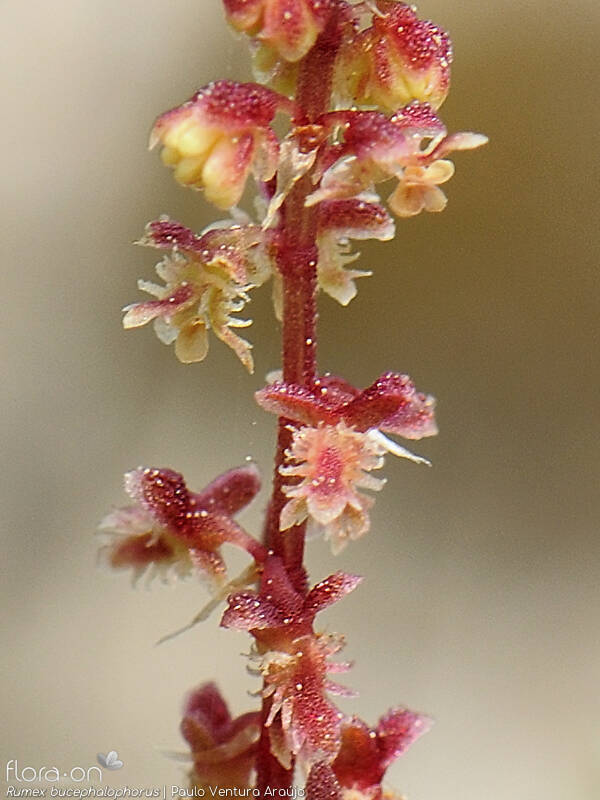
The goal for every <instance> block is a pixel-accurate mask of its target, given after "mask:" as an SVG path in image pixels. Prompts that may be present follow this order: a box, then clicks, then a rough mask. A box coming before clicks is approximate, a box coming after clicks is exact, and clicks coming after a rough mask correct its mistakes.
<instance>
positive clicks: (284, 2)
mask: <svg viewBox="0 0 600 800" xmlns="http://www.w3.org/2000/svg"><path fill="white" fill-rule="evenodd" d="M224 4H225V13H226V14H227V19H228V21H229V23H230V24H231V26H232V27H233V28H235V29H236V30H237V31H242V32H243V33H247V34H249V35H250V36H255V37H257V38H258V39H260V40H261V41H262V42H264V43H265V44H267V45H269V46H270V47H272V48H274V50H276V51H277V53H278V54H279V56H280V57H281V58H283V59H285V60H286V61H292V62H294V61H299V60H300V59H301V58H303V56H305V55H306V54H307V53H308V51H309V50H310V49H311V47H312V46H313V45H314V43H315V41H316V39H317V36H318V35H319V34H320V33H321V31H322V30H323V28H324V27H325V24H326V23H327V19H328V18H329V14H330V13H331V6H332V4H331V0H224Z"/></svg>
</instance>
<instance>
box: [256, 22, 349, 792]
mask: <svg viewBox="0 0 600 800" xmlns="http://www.w3.org/2000/svg"><path fill="white" fill-rule="evenodd" d="M339 40H340V31H339V21H338V19H337V15H336V13H335V11H333V13H332V14H331V19H330V22H329V25H328V26H327V28H326V29H325V30H324V31H323V33H322V34H321V35H320V36H319V38H318V39H317V41H316V43H315V45H314V47H313V48H312V50H311V51H310V52H309V53H308V54H307V55H306V56H305V58H304V59H303V60H302V61H301V62H300V65H299V71H298V88H297V93H296V104H297V106H298V108H299V110H300V112H301V114H302V116H303V119H302V122H303V123H305V124H310V123H312V122H314V120H316V119H317V118H318V117H319V116H321V114H323V113H325V112H326V111H327V110H328V109H329V101H330V96H331V82H332V77H333V66H334V62H335V56H336V52H337V49H338V47H339ZM313 189H314V186H313V183H312V179H311V176H310V173H309V174H308V175H306V176H304V177H303V178H302V179H301V180H299V181H298V183H297V184H296V185H295V186H294V188H293V189H292V191H291V192H290V194H289V195H288V197H287V198H286V200H285V202H284V203H283V205H282V208H281V226H280V232H281V238H280V245H279V249H278V255H277V268H278V270H279V272H280V274H281V277H282V282H283V335H282V350H283V379H284V381H286V382H289V383H296V384H300V385H302V386H310V385H311V384H312V383H313V382H314V380H315V378H316V373H317V360H316V352H317V336H316V324H317V261H318V249H317V242H316V236H317V216H316V213H317V212H316V209H315V208H312V207H311V208H306V207H305V200H306V197H307V196H308V194H310V192H311V191H313ZM290 424H291V423H290V421H289V420H286V419H285V418H283V417H280V418H279V424H278V434H277V449H276V453H275V473H274V477H273V495H272V498H271V502H270V504H269V512H268V518H267V524H266V535H265V541H266V544H267V546H268V547H269V549H271V550H273V551H274V552H275V553H276V554H277V555H279V556H280V557H281V558H282V559H283V562H284V564H285V566H286V569H287V572H288V575H289V577H290V580H291V581H292V583H293V584H294V585H295V586H296V588H297V589H298V590H299V591H302V592H306V589H307V582H306V572H305V569H304V565H303V562H304V538H305V531H306V523H302V524H301V525H294V526H293V527H292V528H290V529H288V530H286V531H283V532H282V531H280V530H279V518H280V515H281V510H282V508H283V506H284V505H285V502H286V497H285V495H284V494H283V492H282V486H283V477H282V475H281V473H280V471H279V468H280V467H281V466H282V465H283V463H284V460H285V451H286V450H287V448H288V447H289V446H290V444H291V440H292V433H291V431H290ZM288 480H289V479H288ZM270 705H271V700H270V698H265V699H264V700H263V706H262V721H263V725H262V731H261V738H260V742H259V752H258V757H257V788H258V789H259V791H260V792H261V794H264V791H265V789H266V788H267V787H270V788H272V789H276V788H280V789H285V788H288V787H289V786H291V784H292V780H293V772H294V769H293V765H292V767H291V768H290V769H285V768H284V767H282V765H281V764H280V762H279V761H278V759H277V758H276V757H275V756H274V755H273V754H272V753H271V743H270V732H269V728H267V727H266V726H265V724H264V723H265V721H266V719H267V717H268V713H269V708H270ZM280 725H281V721H280V717H279V715H278V716H277V717H276V718H275V720H274V721H273V723H272V727H274V726H280Z"/></svg>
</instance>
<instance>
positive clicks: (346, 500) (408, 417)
mask: <svg viewBox="0 0 600 800" xmlns="http://www.w3.org/2000/svg"><path fill="white" fill-rule="evenodd" d="M256 399H257V401H258V403H259V405H261V406H262V407H263V408H265V409H266V410H267V411H271V412H273V413H276V414H277V415H278V416H280V417H284V418H286V419H289V420H292V421H294V422H297V423H300V424H301V426H302V427H294V428H293V433H292V443H291V446H290V447H289V449H288V450H287V451H286V458H287V461H286V463H285V464H284V465H283V466H282V467H280V472H281V474H282V475H284V476H285V477H286V478H289V479H290V480H289V481H288V482H287V483H286V485H285V486H284V487H283V492H284V494H285V495H286V497H287V498H288V501H287V503H286V504H285V506H284V507H283V509H282V512H281V517H280V527H281V530H287V529H288V528H291V527H292V526H294V525H298V524H301V523H302V522H304V521H305V520H306V519H308V520H309V521H310V523H311V527H312V528H313V530H315V529H316V530H322V531H323V533H324V535H325V538H326V539H329V540H331V547H332V550H333V552H334V553H339V552H340V551H341V550H342V549H343V548H344V547H345V546H346V544H347V543H348V541H349V540H352V539H357V538H359V537H360V536H362V535H363V534H365V533H366V532H367V531H368V529H369V525H370V520H369V514H368V511H369V509H370V507H371V506H372V505H373V499H372V498H371V497H369V496H368V495H365V494H363V493H362V492H361V491H359V490H360V489H368V490H371V491H379V490H380V489H381V488H382V487H383V485H384V483H385V481H384V480H382V479H381V478H376V477H374V476H373V475H371V474H370V473H371V472H372V471H373V470H375V469H380V468H381V467H382V466H383V461H384V458H383V457H384V455H385V453H386V452H390V453H393V454H394V455H397V456H400V457H404V458H409V459H411V460H413V461H416V462H420V463H428V462H427V461H426V460H425V459H422V458H420V457H419V456H415V455H413V454H412V453H411V452H409V451H408V450H406V449H405V448H404V447H401V446H400V445H398V444H397V443H396V442H393V441H392V440H390V439H388V438H387V437H386V436H385V435H384V433H383V432H384V431H385V432H389V433H397V434H400V435H401V436H404V437H405V438H412V439H420V438H423V437H424V436H431V435H434V434H435V433H436V432H437V427H436V425H435V419H434V413H433V410H434V401H433V398H431V397H428V396H426V395H424V394H421V393H419V392H417V391H416V390H415V387H414V384H413V383H412V381H411V380H410V378H408V376H406V375H397V374H395V373H385V374H384V375H382V376H381V378H379V379H378V380H377V381H375V383H374V384H373V385H372V386H369V387H368V388H367V389H364V390H363V391H362V392H361V391H359V390H357V389H354V387H351V386H349V384H347V383H345V381H342V380H341V379H339V378H334V377H332V376H323V377H322V378H320V379H318V380H317V381H316V383H315V385H314V387H313V388H312V389H310V388H307V387H302V386H295V385H291V384H285V383H281V382H275V383H272V384H270V385H269V386H267V387H265V388H264V389H262V390H261V391H260V392H257V394H256Z"/></svg>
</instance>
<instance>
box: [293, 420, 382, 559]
mask: <svg viewBox="0 0 600 800" xmlns="http://www.w3.org/2000/svg"><path fill="white" fill-rule="evenodd" d="M384 453H385V448H384V447H383V446H382V445H381V443H380V442H378V441H377V440H376V439H375V438H374V437H373V436H371V435H370V434H369V433H362V432H360V431H356V430H353V429H352V428H349V427H348V426H347V425H346V424H345V423H344V422H339V423H338V424H337V425H335V426H331V425H320V426H319V427H317V428H308V427H304V428H300V429H299V430H295V431H294V434H293V439H292V445H291V447H290V448H289V450H288V451H287V453H286V456H287V462H288V463H287V464H286V465H284V466H282V467H280V472H281V474H282V475H284V476H285V477H286V478H293V479H295V480H298V479H299V481H300V482H299V483H294V484H287V485H286V486H284V487H283V492H284V494H285V496H286V497H287V498H288V502H287V503H286V504H285V506H284V507H283V509H282V512H281V518H280V527H281V530H283V531H285V530H287V529H288V528H291V527H292V526H294V525H299V524H301V523H302V522H304V521H305V520H306V519H307V517H308V518H310V520H311V522H313V523H316V525H317V526H319V527H320V528H322V530H323V533H324V537H325V539H326V540H330V541H331V549H332V551H333V552H334V553H339V552H340V551H341V550H342V549H343V548H344V547H345V546H346V544H347V543H348V541H350V540H353V539H358V538H359V537H360V536H362V535H363V534H364V533H366V532H367V531H368V529H369V524H370V522H369V515H368V510H369V509H370V508H371V506H372V505H373V499H372V498H370V497H368V496H367V495H365V494H362V493H361V492H359V491H358V490H359V489H370V490H372V491H379V490H380V489H382V488H383V486H384V484H385V481H384V480H382V479H381V478H375V477H373V476H372V475H370V474H369V473H370V472H371V471H372V470H374V469H380V468H381V467H382V466H383V455H384Z"/></svg>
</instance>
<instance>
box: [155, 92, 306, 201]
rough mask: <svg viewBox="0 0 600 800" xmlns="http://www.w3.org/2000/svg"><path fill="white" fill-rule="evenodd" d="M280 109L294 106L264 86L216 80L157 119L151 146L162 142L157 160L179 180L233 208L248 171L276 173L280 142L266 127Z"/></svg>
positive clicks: (262, 177) (269, 175)
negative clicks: (171, 169) (160, 159)
mask: <svg viewBox="0 0 600 800" xmlns="http://www.w3.org/2000/svg"><path fill="white" fill-rule="evenodd" d="M278 110H285V111H287V112H288V113H291V111H292V104H291V103H290V101H289V100H288V99H287V98H285V97H283V95H279V94H277V93H276V92H273V91H271V90H270V89H267V88H265V87H264V86H260V85H258V84H255V83H236V82H234V81H225V80H222V81H215V82H214V83H210V84H209V85H208V86H205V87H204V88H202V89H200V91H198V92H196V94H195V95H194V96H193V97H192V98H190V100H188V101H187V102H186V103H184V104H183V105H181V106H177V107H176V108H173V109H172V110H171V111H167V112H166V113H164V114H162V115H161V116H160V117H159V118H158V119H157V120H156V122H155V124H154V127H153V129H152V134H151V137H150V147H151V148H152V147H154V146H155V145H157V144H158V143H161V144H162V145H163V150H162V153H161V158H162V160H163V162H164V163H165V164H166V165H167V166H170V167H173V168H174V170H175V179H176V180H177V181H178V182H179V183H181V184H183V185H184V186H192V187H194V188H197V189H201V188H202V189H204V191H205V194H206V199H207V200H208V201H209V202H211V203H214V204H215V205H216V206H217V207H218V208H223V209H226V208H231V207H232V206H235V205H237V203H238V202H239V201H240V199H241V197H242V194H243V192H244V187H245V185H246V180H247V178H248V175H249V173H250V171H251V170H252V171H253V172H254V174H255V176H256V178H257V179H258V180H261V181H267V180H269V179H270V178H272V177H273V175H274V173H275V170H276V168H277V158H278V153H279V145H278V141H277V137H276V135H275V133H274V131H273V130H272V128H271V127H270V125H271V122H272V121H273V118H274V117H275V114H276V112H277V111H278Z"/></svg>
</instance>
